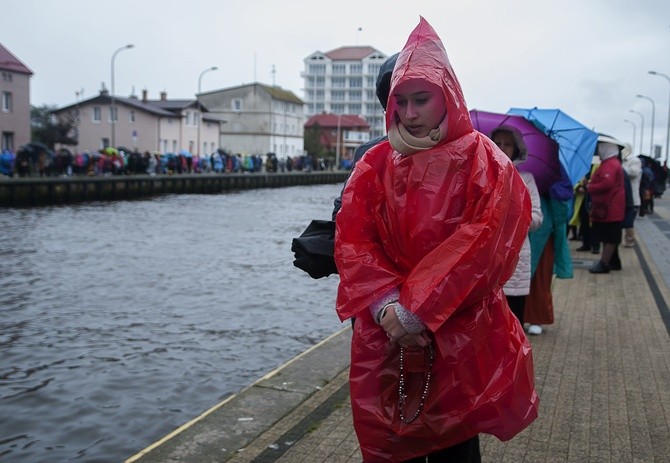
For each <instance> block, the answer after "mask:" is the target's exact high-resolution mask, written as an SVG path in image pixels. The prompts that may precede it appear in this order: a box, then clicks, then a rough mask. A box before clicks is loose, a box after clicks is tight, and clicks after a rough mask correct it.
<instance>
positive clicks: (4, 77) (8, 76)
mask: <svg viewBox="0 0 670 463" xmlns="http://www.w3.org/2000/svg"><path fill="white" fill-rule="evenodd" d="M2 80H4V81H5V82H11V81H12V73H11V72H3V73H2Z"/></svg>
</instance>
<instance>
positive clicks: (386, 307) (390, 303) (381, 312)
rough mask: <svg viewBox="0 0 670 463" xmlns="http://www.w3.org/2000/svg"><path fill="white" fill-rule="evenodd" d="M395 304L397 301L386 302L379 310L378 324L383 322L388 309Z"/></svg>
mask: <svg viewBox="0 0 670 463" xmlns="http://www.w3.org/2000/svg"><path fill="white" fill-rule="evenodd" d="M394 304H395V302H389V303H388V304H386V305H385V306H384V307H382V310H380V311H379V314H378V315H377V324H378V325H381V323H382V319H383V318H384V317H385V316H386V311H387V310H388V308H389V307H390V306H392V305H394Z"/></svg>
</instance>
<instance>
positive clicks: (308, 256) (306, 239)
mask: <svg viewBox="0 0 670 463" xmlns="http://www.w3.org/2000/svg"><path fill="white" fill-rule="evenodd" d="M397 58H398V53H396V54H394V55H391V56H390V57H389V58H387V59H386V61H384V63H383V64H382V65H381V67H380V68H379V73H378V75H377V82H376V87H377V92H376V93H377V98H378V99H379V102H380V103H381V105H382V107H383V108H384V110H386V103H387V101H388V97H389V88H390V86H391V75H392V74H393V68H394V67H395V63H396V60H397ZM386 139H387V136H386V135H384V136H381V137H376V138H373V139H372V140H370V141H368V142H366V143H364V144H362V145H361V146H359V147H358V148H356V151H355V152H354V165H355V163H356V162H358V160H359V159H361V158H362V157H363V155H364V154H365V152H366V151H368V150H369V149H370V148H372V147H373V146H375V145H377V144H379V143H381V142H382V141H384V140H386ZM289 170H290V168H289ZM346 184H347V183H346V181H345V182H344V185H343V186H342V190H344V187H345V186H346ZM341 205H342V194H341V193H340V196H339V197H337V198H335V201H334V208H333V215H332V220H330V221H328V220H313V221H312V222H311V223H310V224H309V225H308V227H307V229H305V231H304V232H303V233H302V234H301V235H300V237H298V238H294V239H293V240H292V243H291V251H293V253H294V260H293V265H295V266H296V267H298V268H300V269H302V270H304V271H305V272H307V273H308V274H309V276H311V277H312V278H314V279H318V278H323V277H327V276H329V275H332V274H334V273H337V267H336V266H335V259H334V258H333V254H334V245H335V222H334V221H335V215H337V211H339V210H340V207H341Z"/></svg>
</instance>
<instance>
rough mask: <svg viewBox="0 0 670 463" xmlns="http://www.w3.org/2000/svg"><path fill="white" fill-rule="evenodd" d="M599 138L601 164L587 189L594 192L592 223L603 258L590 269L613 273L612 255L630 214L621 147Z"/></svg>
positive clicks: (590, 270) (591, 192)
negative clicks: (627, 204) (627, 208)
mask: <svg viewBox="0 0 670 463" xmlns="http://www.w3.org/2000/svg"><path fill="white" fill-rule="evenodd" d="M600 140H601V141H598V147H597V150H598V156H599V157H600V159H601V163H600V167H598V169H596V171H595V172H594V173H593V175H592V176H591V179H590V180H589V183H588V184H587V185H586V191H588V192H589V194H590V195H591V222H592V223H593V229H594V233H595V234H596V236H597V238H598V239H599V240H600V242H601V243H602V251H601V254H600V260H599V261H598V262H597V263H596V264H595V265H594V266H593V267H591V268H590V269H589V272H591V273H609V271H610V262H611V260H612V256H614V254H615V252H616V251H617V246H618V245H619V243H621V230H622V228H621V227H622V223H623V219H624V216H625V213H626V192H625V189H624V173H623V167H622V166H621V162H619V159H618V156H619V152H620V146H619V145H616V144H615V143H612V142H610V141H602V140H603V139H602V138H601V139H600Z"/></svg>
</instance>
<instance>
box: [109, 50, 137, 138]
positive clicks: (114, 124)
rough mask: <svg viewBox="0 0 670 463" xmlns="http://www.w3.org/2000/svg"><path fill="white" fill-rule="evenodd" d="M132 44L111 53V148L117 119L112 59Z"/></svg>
mask: <svg viewBox="0 0 670 463" xmlns="http://www.w3.org/2000/svg"><path fill="white" fill-rule="evenodd" d="M134 46H135V45H133V44H132V43H129V44H128V45H126V46H123V47H121V48H119V49H117V50H115V51H114V53H112V82H111V84H112V89H111V90H112V94H111V98H112V104H111V114H110V117H111V123H112V138H111V139H110V143H111V147H112V148H114V145H115V143H114V129H115V127H116V119H117V117H116V106H115V104H114V59H116V55H117V54H118V53H119V52H122V51H123V50H127V49H129V48H133V47H134Z"/></svg>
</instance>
